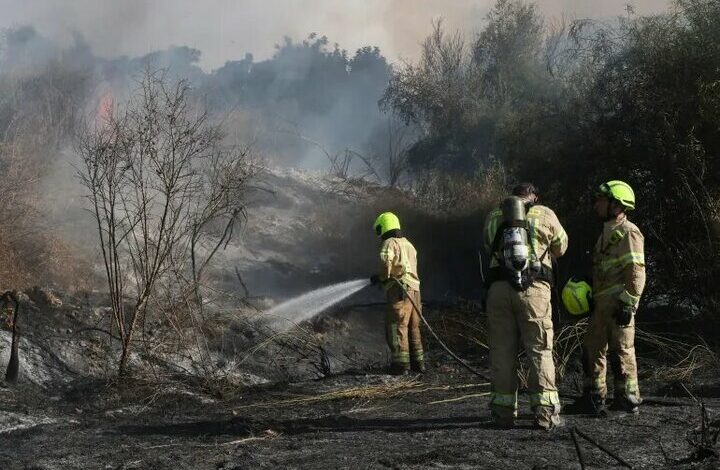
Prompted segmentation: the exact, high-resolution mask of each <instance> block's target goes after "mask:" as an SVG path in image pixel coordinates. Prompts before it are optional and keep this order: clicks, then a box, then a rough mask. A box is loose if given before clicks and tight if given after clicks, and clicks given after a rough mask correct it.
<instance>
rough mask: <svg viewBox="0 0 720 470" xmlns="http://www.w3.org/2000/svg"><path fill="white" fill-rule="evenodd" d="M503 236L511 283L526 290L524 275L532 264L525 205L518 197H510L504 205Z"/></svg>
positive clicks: (504, 252)
mask: <svg viewBox="0 0 720 470" xmlns="http://www.w3.org/2000/svg"><path fill="white" fill-rule="evenodd" d="M501 207H502V214H503V227H504V228H503V234H502V257H503V264H504V267H505V269H506V270H507V271H508V277H509V278H510V279H509V281H510V283H511V284H512V285H513V286H514V287H516V288H524V284H525V282H524V276H523V273H524V272H525V271H527V269H528V267H529V264H530V248H529V246H528V231H527V219H526V214H525V205H524V204H523V201H522V200H521V199H520V198H519V197H517V196H510V197H508V198H507V199H505V200H504V201H503V203H502V206H501Z"/></svg>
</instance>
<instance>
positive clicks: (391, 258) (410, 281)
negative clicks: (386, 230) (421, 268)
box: [380, 237, 420, 290]
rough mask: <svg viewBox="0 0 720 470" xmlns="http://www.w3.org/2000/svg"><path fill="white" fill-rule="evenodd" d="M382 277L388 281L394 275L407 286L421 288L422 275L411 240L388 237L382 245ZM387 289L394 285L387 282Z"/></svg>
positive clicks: (385, 284) (415, 288)
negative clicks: (420, 274) (418, 268)
mask: <svg viewBox="0 0 720 470" xmlns="http://www.w3.org/2000/svg"><path fill="white" fill-rule="evenodd" d="M380 261H381V268H380V279H381V280H382V281H387V280H388V278H390V277H394V278H395V279H398V280H399V281H400V282H401V283H403V284H404V285H405V286H406V287H408V288H410V289H414V290H420V277H419V276H418V272H417V251H416V250H415V247H414V246H413V244H412V243H410V241H409V240H408V239H407V238H405V237H403V238H388V239H387V240H383V242H382V245H381V246H380ZM384 286H385V287H386V289H388V288H390V287H392V285H391V284H390V283H387V282H385V283H384Z"/></svg>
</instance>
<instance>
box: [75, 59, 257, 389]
mask: <svg viewBox="0 0 720 470" xmlns="http://www.w3.org/2000/svg"><path fill="white" fill-rule="evenodd" d="M189 90H190V89H189V86H188V84H187V83H186V82H184V81H179V82H177V83H174V84H171V83H169V82H168V80H167V79H166V78H165V76H164V74H163V73H162V72H159V71H151V70H149V69H148V70H146V72H145V74H144V76H143V77H142V79H141V80H140V82H139V88H138V89H137V90H136V92H135V93H134V95H133V96H132V98H131V99H130V100H129V101H128V102H127V103H126V104H125V105H124V106H122V107H120V106H112V109H109V110H107V112H106V113H105V117H104V118H103V119H102V121H101V122H99V123H96V124H94V125H88V126H87V127H86V129H85V131H84V132H83V133H82V134H81V135H80V136H79V138H78V141H77V150H78V152H79V154H80V156H81V157H82V165H81V166H80V167H79V168H78V175H79V177H80V180H81V182H82V184H83V185H84V186H85V188H86V189H87V190H88V194H87V196H88V200H89V202H90V207H89V209H90V212H91V213H92V214H93V216H94V218H95V222H96V224H97V231H98V242H99V247H100V250H101V252H102V256H103V261H104V265H105V273H106V278H107V282H108V289H109V293H110V300H111V307H112V315H113V320H114V326H115V328H116V329H117V331H118V335H119V337H120V338H121V345H122V352H121V355H120V359H119V365H118V374H119V375H123V374H125V372H126V367H127V361H128V357H129V354H130V351H131V347H132V341H133V336H134V333H135V329H136V325H137V323H138V320H139V319H140V318H143V317H144V316H145V315H146V314H147V312H148V308H149V301H150V299H151V298H152V296H153V295H154V294H155V291H156V286H157V285H158V283H159V281H160V280H162V279H164V278H167V277H168V276H171V275H176V276H177V275H182V276H184V277H185V279H189V280H190V282H189V284H188V289H186V294H187V295H191V296H193V297H194V301H195V302H197V303H200V304H201V303H202V299H201V297H200V289H199V286H200V284H201V280H202V273H203V271H204V270H205V268H206V267H207V266H208V264H209V263H210V261H211V260H212V258H213V257H214V256H215V254H216V253H217V252H218V250H219V249H220V248H221V247H222V246H223V245H224V244H225V243H227V241H228V240H229V239H230V237H231V236H232V234H233V229H234V227H235V226H236V224H238V223H239V222H240V221H241V217H242V216H243V214H244V212H245V206H244V203H243V195H244V190H245V188H246V187H247V183H248V181H249V179H250V178H251V177H252V175H253V172H254V165H253V164H252V162H251V161H250V160H249V156H248V152H247V151H240V150H238V149H237V148H233V147H230V148H227V147H224V146H223V145H222V142H223V138H224V136H223V133H222V132H221V130H220V128H219V127H218V126H216V125H213V124H211V123H210V122H209V121H208V116H207V114H206V113H205V112H204V111H202V110H197V109H195V108H194V107H193V106H192V103H191V99H190V95H189ZM217 233H219V235H217ZM127 295H130V299H131V302H130V304H129V305H127V304H126V296H127Z"/></svg>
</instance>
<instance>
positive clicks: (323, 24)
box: [0, 0, 668, 69]
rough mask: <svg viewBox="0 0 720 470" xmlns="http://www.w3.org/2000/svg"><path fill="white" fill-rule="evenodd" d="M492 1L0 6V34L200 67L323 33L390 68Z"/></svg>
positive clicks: (578, 6)
mask: <svg viewBox="0 0 720 470" xmlns="http://www.w3.org/2000/svg"><path fill="white" fill-rule="evenodd" d="M493 3H494V0H343V1H338V0H303V1H300V0H207V1H204V2H198V1H197V0H124V1H113V0H74V1H72V2H67V1H65V2H60V1H57V0H34V1H28V2H18V1H16V0H0V11H2V12H3V15H2V18H1V19H0V27H8V26H17V25H22V24H32V25H34V26H35V27H36V29H37V30H38V31H40V32H41V33H42V34H43V35H46V36H48V37H50V38H51V39H53V40H55V41H58V42H60V43H63V42H64V43H65V44H69V43H71V42H72V32H73V31H76V32H78V33H80V34H82V35H83V36H84V37H85V38H87V40H88V42H89V43H90V44H91V45H92V47H93V50H95V51H96V53H98V54H99V55H101V56H105V57H115V56H119V55H128V56H141V55H144V54H146V53H148V52H150V51H153V50H158V49H165V48H167V47H169V46H170V45H187V46H190V47H193V48H196V49H199V50H201V51H203V56H202V60H201V63H200V65H202V67H203V68H205V69H213V68H217V67H220V66H222V64H224V63H225V61H226V60H228V59H237V58H240V57H242V56H243V55H244V53H245V52H252V53H253V54H254V55H255V57H256V58H260V59H263V58H269V57H270V56H271V55H272V54H273V52H274V45H275V44H276V43H277V42H278V41H279V39H280V38H282V37H283V36H290V37H293V38H295V39H298V38H304V37H306V36H307V34H309V33H311V32H317V33H320V34H325V35H327V36H328V37H330V38H332V40H333V41H337V42H338V43H340V44H342V46H343V47H344V48H346V49H348V50H351V51H352V50H355V49H357V48H359V47H362V46H365V45H369V44H370V45H376V46H379V47H380V48H381V49H382V51H383V52H384V55H385V56H386V57H388V58H389V60H390V61H391V62H392V61H396V60H398V59H399V58H405V59H408V60H412V59H414V58H416V57H417V54H418V52H419V43H420V42H421V41H422V39H423V38H424V37H425V36H426V35H427V33H428V30H429V25H430V22H431V21H432V20H433V19H437V18H439V17H443V18H444V20H445V22H446V24H447V25H448V26H449V27H450V28H457V29H461V30H463V31H469V32H472V31H477V30H478V29H479V28H480V26H481V25H482V23H483V19H484V17H485V15H486V13H487V12H488V10H489V8H490V7H491V5H492V4H493ZM537 3H538V4H539V6H540V9H541V10H542V12H543V13H544V14H545V15H547V16H549V17H559V16H561V15H565V16H568V17H571V18H572V17H589V16H592V17H602V16H615V15H622V14H625V13H626V12H625V7H626V4H627V3H631V4H632V5H633V6H634V8H635V11H636V13H638V14H646V13H652V12H658V11H661V10H664V9H666V8H667V6H668V1H666V0H636V1H628V0H604V1H602V2H598V1H594V0H543V1H540V2H537Z"/></svg>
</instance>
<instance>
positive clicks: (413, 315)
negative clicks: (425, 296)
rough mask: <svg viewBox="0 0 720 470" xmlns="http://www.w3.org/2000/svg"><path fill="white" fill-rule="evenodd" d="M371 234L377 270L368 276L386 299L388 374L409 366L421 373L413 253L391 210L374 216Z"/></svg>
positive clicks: (417, 286) (417, 282) (417, 281)
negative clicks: (379, 241) (374, 235)
mask: <svg viewBox="0 0 720 470" xmlns="http://www.w3.org/2000/svg"><path fill="white" fill-rule="evenodd" d="M374 228H375V233H377V235H378V236H379V237H380V238H381V239H382V245H381V246H380V261H381V267H380V273H379V274H375V275H373V276H372V277H371V278H370V281H371V282H372V283H373V284H378V283H379V284H381V285H382V287H383V289H384V290H385V296H386V298H387V301H388V305H389V308H388V311H387V316H386V317H385V330H386V334H387V342H388V346H390V352H391V354H392V366H391V368H390V371H391V373H393V374H395V375H403V374H407V373H408V371H409V370H410V368H411V367H412V370H414V371H417V372H425V362H424V356H423V346H422V341H421V339H420V314H419V312H417V311H416V310H415V308H414V307H413V303H414V304H415V305H416V306H417V308H421V306H420V278H419V277H418V274H417V252H416V251H415V247H414V246H413V245H412V243H410V241H408V239H407V238H405V237H403V236H402V233H401V232H400V220H399V219H398V218H397V216H396V215H395V214H393V213H392V212H384V213H382V214H380V215H379V216H378V218H377V219H376V220H375V224H374Z"/></svg>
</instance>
